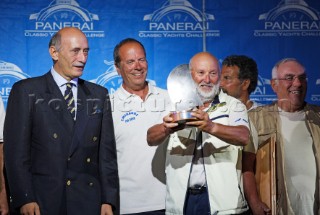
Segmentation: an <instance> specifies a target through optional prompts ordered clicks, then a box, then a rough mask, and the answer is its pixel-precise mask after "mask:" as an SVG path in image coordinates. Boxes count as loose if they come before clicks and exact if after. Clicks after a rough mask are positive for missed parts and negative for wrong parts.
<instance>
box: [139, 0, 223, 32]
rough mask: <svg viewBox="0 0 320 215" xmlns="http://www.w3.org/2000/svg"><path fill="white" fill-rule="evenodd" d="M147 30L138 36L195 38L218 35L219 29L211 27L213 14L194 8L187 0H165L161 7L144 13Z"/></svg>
mask: <svg viewBox="0 0 320 215" xmlns="http://www.w3.org/2000/svg"><path fill="white" fill-rule="evenodd" d="M143 21H147V22H148V26H147V30H145V31H139V37H153V38H156V37H165V38H177V37H181V38H196V37H203V36H204V35H205V36H206V37H219V36H220V31H219V30H214V29H213V28H212V23H213V21H214V16H213V15H212V14H208V13H203V12H201V11H200V10H198V9H197V8H194V7H193V6H192V5H191V3H190V2H189V1H187V0H167V1H166V2H165V3H164V4H163V5H162V7H161V8H159V9H157V10H155V11H154V12H153V13H151V14H146V15H145V16H144V18H143Z"/></svg>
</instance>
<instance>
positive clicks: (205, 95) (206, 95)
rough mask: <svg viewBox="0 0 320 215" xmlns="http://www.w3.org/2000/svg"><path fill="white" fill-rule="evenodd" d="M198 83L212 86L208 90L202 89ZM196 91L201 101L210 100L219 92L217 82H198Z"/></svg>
mask: <svg viewBox="0 0 320 215" xmlns="http://www.w3.org/2000/svg"><path fill="white" fill-rule="evenodd" d="M200 85H208V86H212V89H211V90H210V91H204V90H202V89H201V87H200ZM197 92H198V94H199V96H200V99H201V101H202V102H203V103H206V102H211V101H212V100H213V99H214V97H215V96H216V95H218V94H219V84H203V83H200V84H198V86H197Z"/></svg>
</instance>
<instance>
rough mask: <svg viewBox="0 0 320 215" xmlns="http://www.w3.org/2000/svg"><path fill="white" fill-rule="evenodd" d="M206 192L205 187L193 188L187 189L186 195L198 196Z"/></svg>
mask: <svg viewBox="0 0 320 215" xmlns="http://www.w3.org/2000/svg"><path fill="white" fill-rule="evenodd" d="M205 191H207V187H206V186H193V187H189V188H188V193H189V194H191V195H198V194H201V193H203V192H205Z"/></svg>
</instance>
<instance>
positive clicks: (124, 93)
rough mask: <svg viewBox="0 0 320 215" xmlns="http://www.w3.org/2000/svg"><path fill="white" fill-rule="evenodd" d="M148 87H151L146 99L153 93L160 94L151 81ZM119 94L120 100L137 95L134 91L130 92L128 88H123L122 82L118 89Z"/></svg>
mask: <svg viewBox="0 0 320 215" xmlns="http://www.w3.org/2000/svg"><path fill="white" fill-rule="evenodd" d="M148 87H149V89H148V94H147V96H146V100H147V99H148V97H149V96H151V95H158V94H159V91H158V89H157V88H156V87H155V86H154V85H151V84H150V83H149V82H148ZM118 96H119V98H120V100H126V99H128V98H130V97H134V96H136V95H135V94H133V93H129V92H128V91H126V90H125V89H124V88H123V86H122V84H121V86H120V87H119V89H118Z"/></svg>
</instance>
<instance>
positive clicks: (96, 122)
mask: <svg viewBox="0 0 320 215" xmlns="http://www.w3.org/2000/svg"><path fill="white" fill-rule="evenodd" d="M77 106H78V108H77V120H76V121H75V122H74V120H73V119H72V116H71V114H70V112H69V111H68V110H67V105H66V102H65V100H64V98H63V96H62V94H61V91H60V89H59V87H58V86H57V84H56V82H55V81H54V79H53V77H52V75H51V72H48V73H47V74H45V75H43V76H40V77H36V78H30V79H24V80H21V81H19V82H17V83H15V84H14V85H13V87H12V90H11V92H10V95H9V99H8V106H7V115H6V119H5V128H4V157H5V166H6V171H7V177H8V184H9V190H10V198H11V201H12V204H13V207H15V208H19V207H21V206H22V205H24V204H26V203H29V202H37V203H38V204H39V206H40V212H41V214H42V215H60V214H61V215H63V214H71V215H73V214H82V215H93V214H97V215H98V214H100V209H101V204H102V203H109V204H112V206H113V207H114V209H118V208H117V207H118V204H119V203H118V198H119V196H118V195H119V179H118V168H117V157H116V146H115V138H114V130H113V122H112V115H111V106H110V100H109V95H108V91H107V90H106V89H105V88H103V87H101V86H98V85H96V84H93V83H90V82H87V81H84V80H82V79H79V80H78V103H77ZM101 131H102V132H101Z"/></svg>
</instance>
